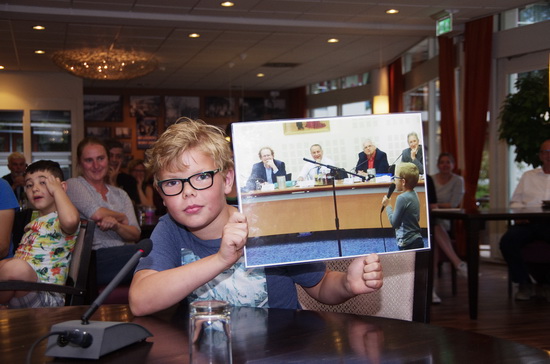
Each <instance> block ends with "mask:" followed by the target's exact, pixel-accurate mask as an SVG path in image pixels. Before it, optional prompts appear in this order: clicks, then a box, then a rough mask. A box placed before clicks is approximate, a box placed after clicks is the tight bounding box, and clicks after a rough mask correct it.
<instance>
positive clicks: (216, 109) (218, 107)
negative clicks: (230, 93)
mask: <svg viewBox="0 0 550 364" xmlns="http://www.w3.org/2000/svg"><path fill="white" fill-rule="evenodd" d="M204 115H205V116H206V117H208V118H225V117H229V116H233V115H235V99H234V98H232V97H220V96H211V97H207V98H206V99H205V106H204Z"/></svg>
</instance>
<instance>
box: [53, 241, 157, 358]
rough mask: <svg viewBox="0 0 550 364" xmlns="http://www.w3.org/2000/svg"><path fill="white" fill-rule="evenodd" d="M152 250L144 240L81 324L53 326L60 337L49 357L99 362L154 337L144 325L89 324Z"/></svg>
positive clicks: (85, 315) (106, 322) (151, 245)
mask: <svg viewBox="0 0 550 364" xmlns="http://www.w3.org/2000/svg"><path fill="white" fill-rule="evenodd" d="M152 248H153V242H152V241H151V239H144V240H142V241H140V242H139V243H137V244H136V249H137V251H136V252H135V253H134V255H133V256H132V257H131V258H130V260H128V262H127V263H126V264H125V265H124V267H122V269H121V270H120V272H118V273H117V275H116V276H115V278H113V280H112V281H111V282H110V283H109V284H108V285H107V287H105V289H104V290H103V292H101V294H100V295H99V296H98V297H97V298H96V299H95V301H94V302H93V303H92V304H91V306H90V308H89V309H88V310H87V311H86V312H85V313H84V315H82V318H81V319H82V321H78V320H72V321H66V322H62V323H59V324H55V325H53V326H52V328H51V330H50V332H59V333H60V334H59V335H58V336H57V338H56V336H50V338H49V339H48V347H47V350H46V355H48V356H55V357H60V358H83V359H99V357H100V356H102V355H105V354H107V353H110V352H112V351H115V350H118V349H121V348H123V347H125V346H128V345H130V344H133V343H136V342H140V341H143V340H145V339H146V338H148V337H150V336H153V334H151V333H150V332H149V331H148V330H147V329H145V328H144V327H143V326H140V325H138V324H134V323H131V322H108V321H93V322H89V321H88V320H89V318H90V317H91V316H92V315H93V314H94V312H95V311H96V310H97V309H98V308H99V306H100V305H101V304H102V303H103V301H104V300H105V298H107V296H108V295H109V294H110V293H111V292H112V291H113V290H114V289H115V288H116V287H117V286H118V284H119V283H120V281H122V279H123V278H124V277H125V276H126V275H127V274H128V272H129V271H130V270H131V269H133V268H134V267H135V266H136V264H137V263H138V261H139V259H140V258H141V257H146V256H147V255H149V253H150V252H151V249H152Z"/></svg>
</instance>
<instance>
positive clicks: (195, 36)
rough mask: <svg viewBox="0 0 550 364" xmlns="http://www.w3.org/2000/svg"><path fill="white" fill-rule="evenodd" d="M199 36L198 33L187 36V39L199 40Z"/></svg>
mask: <svg viewBox="0 0 550 364" xmlns="http://www.w3.org/2000/svg"><path fill="white" fill-rule="evenodd" d="M200 36H201V35H200V34H199V33H191V34H189V35H188V37H189V38H199V37H200Z"/></svg>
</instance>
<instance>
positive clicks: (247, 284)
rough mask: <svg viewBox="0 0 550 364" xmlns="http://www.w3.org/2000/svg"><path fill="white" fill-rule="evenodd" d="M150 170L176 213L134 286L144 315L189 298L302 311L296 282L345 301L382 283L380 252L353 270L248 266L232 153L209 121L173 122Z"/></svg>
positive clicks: (133, 304)
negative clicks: (234, 201) (233, 201)
mask: <svg viewBox="0 0 550 364" xmlns="http://www.w3.org/2000/svg"><path fill="white" fill-rule="evenodd" d="M146 153H147V158H146V160H147V161H148V165H147V168H148V170H150V171H151V173H152V174H153V176H154V179H155V186H157V188H158V189H159V190H160V191H161V193H162V198H163V199H164V203H165V205H166V207H167V208H168V215H165V216H163V217H161V218H160V220H159V223H158V224H157V225H156V227H155V229H154V231H153V233H152V235H151V239H152V240H153V250H152V251H151V253H150V254H149V255H148V256H147V257H144V258H142V259H141V260H140V262H139V263H138V266H137V268H136V273H135V274H134V279H133V281H132V285H131V286H130V309H131V310H132V313H133V314H134V315H137V316H141V315H148V314H152V313H154V312H157V311H160V310H163V309H166V308H168V307H171V306H173V305H175V304H177V303H179V302H181V301H182V300H184V299H187V301H188V302H192V301H195V300H206V299H217V300H225V301H228V302H229V303H230V304H232V305H235V306H252V307H269V308H287V309H298V308H300V304H299V302H298V297H297V292H296V284H300V285H301V286H302V287H304V289H305V291H306V292H307V293H308V294H309V295H310V296H312V297H313V298H315V299H317V300H318V301H320V302H323V303H326V304H337V303H340V302H344V301H346V300H347V299H349V298H351V297H353V296H355V295H357V294H362V293H369V292H374V291H376V290H378V289H379V288H380V287H381V286H382V267H381V265H380V258H379V257H378V256H377V255H376V254H371V255H369V256H367V257H360V258H356V259H355V260H353V262H352V263H351V264H350V266H349V268H348V271H347V272H334V271H328V270H327V269H326V266H325V264H324V263H322V262H315V263H311V264H293V265H289V266H284V267H267V268H263V267H261V268H246V267H245V264H244V257H243V252H244V245H245V244H246V241H247V238H248V223H247V219H246V216H244V215H243V214H241V213H240V212H239V211H238V209H236V208H235V207H233V206H230V205H228V204H227V202H226V197H225V196H226V194H228V193H229V192H230V191H231V189H232V185H233V183H234V180H235V170H234V167H233V159H232V153H231V150H230V148H229V143H228V142H227V141H226V140H225V137H224V134H223V132H222V131H221V130H220V129H218V128H217V127H215V126H213V125H208V124H206V123H204V122H203V121H200V120H197V121H193V120H189V121H188V122H185V123H180V124H174V125H171V126H170V127H169V128H168V129H167V130H166V131H165V132H164V134H162V136H161V137H160V138H159V139H158V140H157V141H156V143H155V144H154V145H153V147H152V148H150V149H148V150H147V152H146Z"/></svg>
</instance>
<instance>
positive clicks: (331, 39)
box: [327, 38, 340, 43]
mask: <svg viewBox="0 0 550 364" xmlns="http://www.w3.org/2000/svg"><path fill="white" fill-rule="evenodd" d="M339 41H340V39H338V38H330V39H329V40H327V43H338V42H339Z"/></svg>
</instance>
